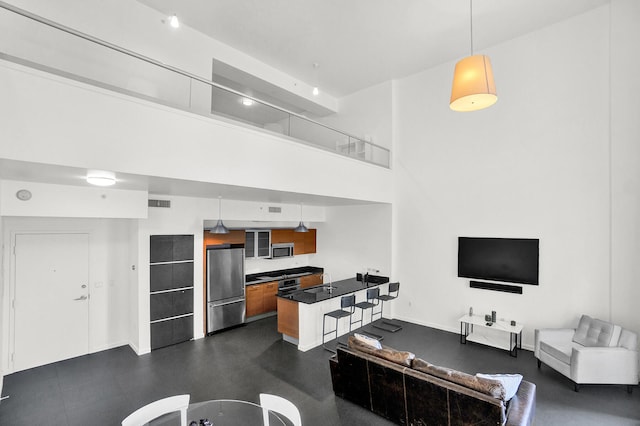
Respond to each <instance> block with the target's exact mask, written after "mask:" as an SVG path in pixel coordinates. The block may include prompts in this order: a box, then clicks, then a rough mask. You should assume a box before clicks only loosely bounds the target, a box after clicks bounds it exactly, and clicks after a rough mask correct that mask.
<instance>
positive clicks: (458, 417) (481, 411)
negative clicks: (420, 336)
mask: <svg viewBox="0 0 640 426" xmlns="http://www.w3.org/2000/svg"><path fill="white" fill-rule="evenodd" d="M409 364H410V362H409ZM329 365H330V368H331V379H332V382H333V390H334V392H335V394H336V395H337V396H339V397H341V398H344V399H347V400H349V401H351V402H353V403H355V404H358V405H361V406H362V407H364V408H366V409H368V410H370V411H372V412H374V413H376V414H378V415H380V416H383V417H385V418H387V419H389V420H391V421H393V422H395V423H397V424H399V425H415V426H417V425H502V424H506V425H531V424H533V417H534V413H535V402H536V386H535V384H533V383H530V382H527V381H524V380H523V381H522V382H521V384H520V387H519V388H518V391H517V393H516V395H515V396H514V397H513V398H512V399H511V400H510V401H509V402H508V403H505V402H503V401H502V400H500V399H497V398H494V397H492V396H489V395H486V394H484V393H482V392H479V391H477V390H473V389H470V388H468V387H465V386H462V385H459V384H456V383H453V382H450V381H448V380H444V379H441V378H438V377H436V376H433V375H431V374H428V373H424V372H421V371H417V370H415V369H413V368H411V367H408V366H407V365H406V362H405V364H404V365H402V364H400V363H397V362H391V361H388V360H386V359H382V358H380V357H378V356H375V355H371V354H369V353H365V352H362V351H360V350H357V349H352V348H348V347H339V348H338V349H337V354H336V355H334V356H333V357H331V358H330V360H329Z"/></svg>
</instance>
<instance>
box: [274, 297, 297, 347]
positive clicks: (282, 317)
mask: <svg viewBox="0 0 640 426" xmlns="http://www.w3.org/2000/svg"><path fill="white" fill-rule="evenodd" d="M278 333H282V334H286V335H287V336H291V337H293V338H296V339H297V338H298V334H299V325H298V302H294V301H293V300H287V299H283V298H281V297H278Z"/></svg>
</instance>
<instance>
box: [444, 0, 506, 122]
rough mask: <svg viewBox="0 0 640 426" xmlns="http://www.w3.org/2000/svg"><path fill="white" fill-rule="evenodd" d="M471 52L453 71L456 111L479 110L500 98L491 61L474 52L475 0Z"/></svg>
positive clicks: (470, 30) (452, 91) (450, 103)
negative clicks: (497, 94) (497, 93)
mask: <svg viewBox="0 0 640 426" xmlns="http://www.w3.org/2000/svg"><path fill="white" fill-rule="evenodd" d="M469 34H470V36H471V37H470V38H471V43H470V46H471V49H470V51H471V52H470V54H469V56H467V57H466V58H463V59H460V60H459V61H458V63H457V64H456V69H455V71H454V72H453V85H452V86H451V100H450V101H449V108H451V109H452V110H454V111H463V112H464V111H477V110H479V109H483V108H486V107H490V106H491V105H493V104H495V103H496V101H497V100H498V96H496V85H495V83H494V82H493V70H492V69H491V61H490V60H489V57H488V56H486V55H474V54H473V1H472V0H469Z"/></svg>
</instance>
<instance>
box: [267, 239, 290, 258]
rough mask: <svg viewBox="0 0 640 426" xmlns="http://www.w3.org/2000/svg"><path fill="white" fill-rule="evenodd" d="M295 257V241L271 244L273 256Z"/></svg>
mask: <svg viewBox="0 0 640 426" xmlns="http://www.w3.org/2000/svg"><path fill="white" fill-rule="evenodd" d="M281 257H293V243H283V244H271V258H272V259H279V258H281Z"/></svg>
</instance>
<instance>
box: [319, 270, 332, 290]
mask: <svg viewBox="0 0 640 426" xmlns="http://www.w3.org/2000/svg"><path fill="white" fill-rule="evenodd" d="M325 275H326V276H327V277H328V278H329V294H331V293H332V292H333V286H332V285H331V274H330V273H328V272H324V273H323V274H322V275H321V276H320V278H321V279H322V284H324V276H325Z"/></svg>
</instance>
